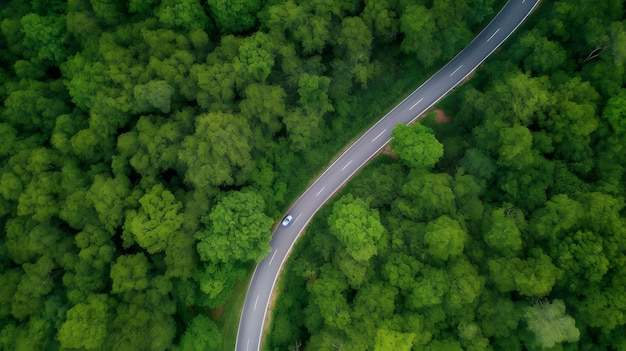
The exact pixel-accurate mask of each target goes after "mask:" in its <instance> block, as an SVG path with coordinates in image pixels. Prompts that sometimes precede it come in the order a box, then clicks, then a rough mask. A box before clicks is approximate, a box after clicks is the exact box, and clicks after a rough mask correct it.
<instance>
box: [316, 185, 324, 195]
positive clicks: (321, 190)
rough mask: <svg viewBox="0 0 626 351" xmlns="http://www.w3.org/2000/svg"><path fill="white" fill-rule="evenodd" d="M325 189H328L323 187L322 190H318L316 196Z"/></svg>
mask: <svg viewBox="0 0 626 351" xmlns="http://www.w3.org/2000/svg"><path fill="white" fill-rule="evenodd" d="M324 189H326V187H322V188H321V189H320V191H318V192H317V194H315V196H320V194H321V193H322V191H324Z"/></svg>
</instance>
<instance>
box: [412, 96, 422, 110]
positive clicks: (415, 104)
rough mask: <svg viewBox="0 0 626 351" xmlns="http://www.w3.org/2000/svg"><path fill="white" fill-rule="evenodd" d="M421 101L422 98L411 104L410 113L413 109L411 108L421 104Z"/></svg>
mask: <svg viewBox="0 0 626 351" xmlns="http://www.w3.org/2000/svg"><path fill="white" fill-rule="evenodd" d="M422 100H424V98H421V99H419V100H417V102H416V103H414V104H413V106H411V107H409V111H411V110H412V109H413V107H415V106H417V104H419V103H420V102H422Z"/></svg>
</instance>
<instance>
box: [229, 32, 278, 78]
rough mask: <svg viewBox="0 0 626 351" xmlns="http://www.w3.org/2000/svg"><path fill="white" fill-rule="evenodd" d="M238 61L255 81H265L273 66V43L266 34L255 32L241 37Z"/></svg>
mask: <svg viewBox="0 0 626 351" xmlns="http://www.w3.org/2000/svg"><path fill="white" fill-rule="evenodd" d="M238 51H239V61H240V62H241V64H242V65H243V66H244V69H245V70H246V71H247V72H248V74H250V75H251V76H252V77H253V78H254V79H255V80H256V81H257V82H261V83H263V82H265V81H266V80H267V77H268V76H269V75H270V73H272V67H274V52H275V44H274V42H273V41H272V37H271V36H269V35H268V34H265V33H262V32H257V33H255V34H254V35H252V36H249V37H246V38H244V39H242V42H241V45H240V46H239V50H238Z"/></svg>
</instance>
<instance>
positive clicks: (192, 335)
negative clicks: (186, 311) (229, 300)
mask: <svg viewBox="0 0 626 351" xmlns="http://www.w3.org/2000/svg"><path fill="white" fill-rule="evenodd" d="M221 339H222V336H221V333H220V331H219V329H218V328H217V325H215V323H214V322H213V321H212V320H211V319H209V318H208V317H206V316H203V315H198V316H196V317H194V318H193V319H192V320H191V323H189V325H188V326H187V329H186V330H185V333H184V334H183V337H182V339H181V340H180V348H181V350H182V351H202V350H206V349H210V350H214V349H217V348H219V346H220V344H221Z"/></svg>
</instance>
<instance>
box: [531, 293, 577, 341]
mask: <svg viewBox="0 0 626 351" xmlns="http://www.w3.org/2000/svg"><path fill="white" fill-rule="evenodd" d="M524 318H525V320H526V323H527V325H528V329H529V330H530V331H531V332H532V333H533V334H534V335H535V340H536V342H537V344H538V346H539V348H541V349H547V348H551V347H554V346H555V345H556V344H558V343H562V342H576V341H578V339H579V338H580V331H579V330H578V328H576V321H575V320H574V318H572V317H571V316H569V315H568V314H566V313H565V303H564V302H563V301H562V300H553V301H552V302H547V301H546V302H543V301H542V302H537V303H535V304H534V305H533V306H531V307H528V308H527V309H526V314H525V315H524Z"/></svg>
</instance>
